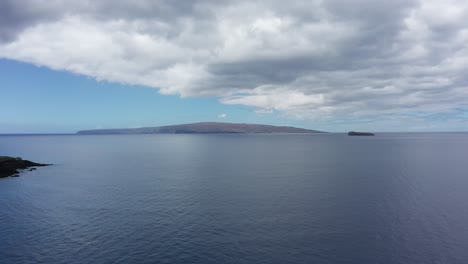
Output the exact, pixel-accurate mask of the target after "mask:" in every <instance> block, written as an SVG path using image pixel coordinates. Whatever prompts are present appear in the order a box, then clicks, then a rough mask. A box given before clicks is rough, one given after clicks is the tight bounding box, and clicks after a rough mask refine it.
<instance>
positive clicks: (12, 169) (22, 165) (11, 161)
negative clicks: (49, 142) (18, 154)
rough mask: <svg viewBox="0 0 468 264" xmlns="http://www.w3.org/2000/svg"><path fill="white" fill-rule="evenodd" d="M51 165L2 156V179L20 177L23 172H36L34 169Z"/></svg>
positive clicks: (0, 171) (0, 163)
mask: <svg viewBox="0 0 468 264" xmlns="http://www.w3.org/2000/svg"><path fill="white" fill-rule="evenodd" d="M49 165H51V164H41V163H35V162H32V161H29V160H24V159H22V158H14V157H8V156H0V178H6V177H18V174H19V173H20V171H21V170H26V169H29V170H30V171H32V170H36V168H34V167H43V166H49Z"/></svg>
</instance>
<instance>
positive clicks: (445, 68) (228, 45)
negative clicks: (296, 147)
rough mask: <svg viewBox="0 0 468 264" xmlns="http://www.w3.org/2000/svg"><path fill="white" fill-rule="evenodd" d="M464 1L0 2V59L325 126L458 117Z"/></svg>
mask: <svg viewBox="0 0 468 264" xmlns="http://www.w3.org/2000/svg"><path fill="white" fill-rule="evenodd" d="M467 17H468V2H467V1H456V0H440V1H431V0H424V1H409V0H395V1H375V0H353V1H344V0H342V1H338V0H328V1H319V0H317V1H314V0H304V1H302V0H289V1H279V0H271V1H220V0H200V1H185V0H158V1H154V0H143V1H123V0H112V1H111V0H101V1H91V0H84V1H65V0H62V1H61V0H55V1H49V0H1V1H0V57H2V58H8V59H13V60H18V61H24V62H28V63H33V64H36V65H43V66H47V67H50V68H52V69H57V70H66V71H70V72H74V73H78V74H83V75H87V76H92V77H94V78H96V79H98V80H108V81H113V82H120V83H127V84H135V85H144V86H148V87H154V88H158V89H160V92H161V93H163V94H179V95H181V96H183V97H184V96H213V97H217V98H219V100H220V101H221V102H222V103H225V104H240V105H247V106H253V107H255V108H256V110H257V111H259V112H260V113H269V112H278V113H281V114H283V115H286V116H289V117H293V118H304V119H331V118H334V119H336V118H338V117H339V118H341V119H346V118H358V117H372V116H374V117H375V116H380V117H381V116H398V115H409V114H412V115H413V114H414V115H418V116H419V117H420V116H421V115H424V114H431V113H455V114H456V113H460V111H463V110H462V109H463V108H464V107H466V106H467V102H468V45H467V43H468V20H467Z"/></svg>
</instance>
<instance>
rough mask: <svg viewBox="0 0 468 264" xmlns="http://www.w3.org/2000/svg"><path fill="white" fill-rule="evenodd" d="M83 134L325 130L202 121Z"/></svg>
mask: <svg viewBox="0 0 468 264" xmlns="http://www.w3.org/2000/svg"><path fill="white" fill-rule="evenodd" d="M77 133H78V134H82V135H111V134H217V133H237V134H253V133H324V132H323V131H317V130H311V129H304V128H297V127H291V126H270V125H259V124H242V123H221V122H200V123H192V124H181V125H172V126H160V127H141V128H120V129H94V130H82V131H78V132H77Z"/></svg>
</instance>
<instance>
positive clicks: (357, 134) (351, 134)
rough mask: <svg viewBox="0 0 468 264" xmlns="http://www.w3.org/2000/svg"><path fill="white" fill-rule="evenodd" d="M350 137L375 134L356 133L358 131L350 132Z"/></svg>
mask: <svg viewBox="0 0 468 264" xmlns="http://www.w3.org/2000/svg"><path fill="white" fill-rule="evenodd" d="M348 136H374V134H373V133H369V132H356V131H350V132H349V133H348Z"/></svg>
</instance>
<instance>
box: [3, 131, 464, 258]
mask: <svg viewBox="0 0 468 264" xmlns="http://www.w3.org/2000/svg"><path fill="white" fill-rule="evenodd" d="M0 155H8V156H19V157H22V158H24V159H28V160H31V161H34V162H40V163H53V164H54V165H53V166H49V167H40V168H38V169H37V170H36V171H25V172H23V173H22V174H21V176H20V177H19V178H6V179H0V263H2V264H9V263H67V264H68V263H200V264H201V263H203V264H209V263H281V264H284V263H338V264H341V263H350V264H351V263H352V264H354V263H355V264H363V263H372V264H375V263H392V264H397V263H402V264H403V263H405V264H409V263H411V264H418V263H421V264H422V263H424V264H427V263H444V264H448V263H450V264H457V263H460V264H461V263H468V134H467V133H378V134H377V135H376V136H375V137H349V136H347V135H345V134H335V133H331V134H245V135H238V134H203V135H197V134H190V135H183V134H175V135H107V136H105V135H98V136H94V135H16V136H15V135H9V136H0Z"/></svg>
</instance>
